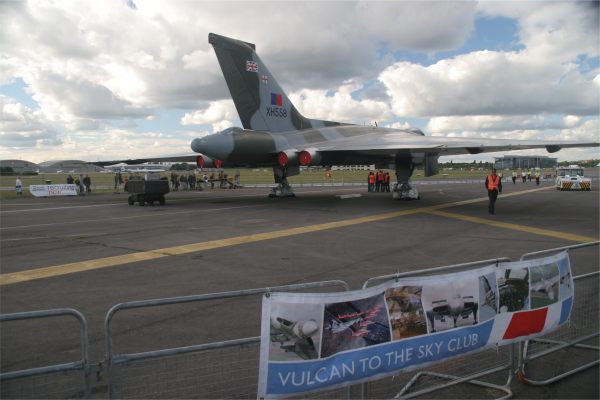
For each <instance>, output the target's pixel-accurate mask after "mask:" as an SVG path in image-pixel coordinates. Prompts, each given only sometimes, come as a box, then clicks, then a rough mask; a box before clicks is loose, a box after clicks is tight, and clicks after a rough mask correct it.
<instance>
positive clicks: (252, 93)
mask: <svg viewBox="0 0 600 400" xmlns="http://www.w3.org/2000/svg"><path fill="white" fill-rule="evenodd" d="M208 41H209V43H210V44H212V45H213V47H214V50H215V53H216V55H217V59H218V60H219V64H220V66H221V69H222V71H223V75H224V77H225V81H226V82H227V86H228V87H229V91H230V93H231V97H232V98H233V101H234V103H235V107H236V109H237V112H238V114H239V116H240V120H241V121H242V125H243V129H241V128H229V129H226V130H224V131H222V132H219V133H216V134H213V135H208V136H205V137H203V138H198V139H194V140H193V141H192V144H191V147H192V150H193V151H195V152H197V153H201V154H202V156H200V157H198V164H199V166H206V167H208V166H215V167H227V166H247V167H258V166H270V167H272V168H273V174H274V177H275V182H276V183H277V187H276V188H274V189H273V191H272V193H271V196H275V197H286V196H293V195H294V193H293V191H292V188H291V187H290V185H289V183H288V180H287V177H288V176H293V175H296V174H298V173H299V171H300V166H309V165H360V164H375V166H376V168H389V169H394V170H395V171H396V178H397V181H398V183H397V184H396V185H395V186H394V190H393V194H394V197H395V198H403V197H406V196H407V195H408V193H411V195H410V197H418V194H417V192H416V190H414V188H412V187H411V184H410V181H409V178H410V177H411V175H412V173H413V170H414V169H415V167H417V166H421V165H422V166H423V167H424V170H425V176H431V175H435V174H437V173H438V159H439V157H440V156H442V155H455V154H478V153H482V152H495V151H502V150H522V149H534V148H546V150H547V151H548V152H551V153H552V152H555V151H558V150H560V149H561V148H565V147H588V146H598V145H599V143H583V142H546V141H533V140H527V141H523V140H502V139H462V138H444V137H428V136H425V135H424V134H423V132H421V131H420V130H419V129H390V128H378V127H365V126H358V125H351V124H344V123H340V122H331V121H323V120H316V119H309V118H306V117H304V116H303V115H302V114H300V112H299V111H298V110H297V109H296V107H294V105H293V104H292V102H291V101H290V99H289V98H288V97H287V95H286V94H285V92H284V91H283V89H282V88H281V86H279V84H278V83H277V81H276V80H275V78H274V77H273V75H272V74H271V72H270V71H269V70H268V69H267V67H266V65H265V64H264V63H263V62H262V60H261V59H260V57H259V56H258V55H257V54H256V46H255V45H254V44H251V43H246V42H242V41H240V40H235V39H231V38H227V37H224V36H220V35H216V34H214V33H210V34H209V35H208Z"/></svg>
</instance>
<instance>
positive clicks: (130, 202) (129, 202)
mask: <svg viewBox="0 0 600 400" xmlns="http://www.w3.org/2000/svg"><path fill="white" fill-rule="evenodd" d="M133 203H134V201H133V197H131V196H129V197H128V198H127V204H129V205H130V206H132V205H133Z"/></svg>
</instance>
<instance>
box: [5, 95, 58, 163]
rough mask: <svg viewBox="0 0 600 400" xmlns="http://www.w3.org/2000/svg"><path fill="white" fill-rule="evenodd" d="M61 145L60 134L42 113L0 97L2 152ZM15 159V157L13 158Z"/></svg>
mask: <svg viewBox="0 0 600 400" xmlns="http://www.w3.org/2000/svg"><path fill="white" fill-rule="evenodd" d="M59 144H61V140H60V137H59V135H58V133H57V132H56V131H55V130H54V129H53V128H52V127H51V125H50V124H49V121H47V120H45V118H44V116H43V115H42V113H40V112H39V111H33V110H31V109H30V108H29V107H27V106H25V105H23V104H21V103H19V102H17V101H15V100H12V99H10V98H8V97H6V96H3V95H0V150H2V151H5V152H11V151H12V150H14V149H20V148H34V147H37V146H42V145H43V146H56V145H59ZM13 158H14V157H13Z"/></svg>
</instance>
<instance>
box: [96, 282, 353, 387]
mask: <svg viewBox="0 0 600 400" xmlns="http://www.w3.org/2000/svg"><path fill="white" fill-rule="evenodd" d="M330 287H339V288H342V289H343V290H346V291H347V290H350V287H349V286H348V284H347V283H345V282H343V281H340V280H334V281H323V282H314V283H305V284H295V285H287V286H278V287H270V288H269V287H267V288H259V289H248V290H238V291H233V292H222V293H211V294H205V295H195V296H184V297H173V298H166V299H155V300H145V301H134V302H128V303H121V304H117V305H116V306H114V307H112V308H111V309H110V310H109V311H108V313H107V315H106V319H105V329H106V368H107V376H108V393H109V397H110V398H126V397H137V398H149V397H155V396H158V397H161V398H189V397H197V396H199V395H200V394H201V395H200V396H201V397H205V398H251V397H256V389H257V382H258V357H259V351H258V350H259V346H260V336H256V337H247V338H241V339H233V340H226V341H219V342H211V343H205V344H198V345H192V346H185V347H176V348H168V349H162V350H155V351H147V352H143V353H129V354H114V352H113V335H112V332H111V323H112V320H113V317H114V316H115V314H117V313H118V312H121V311H123V310H127V309H134V308H142V307H157V306H166V305H173V304H182V303H190V302H205V301H209V300H230V299H233V298H240V297H248V296H256V295H263V294H264V295H268V293H270V292H276V291H286V292H287V291H300V290H315V289H320V288H330ZM156 358H161V359H162V360H164V361H165V362H163V363H162V365H159V366H157V365H152V364H151V363H150V364H149V363H147V362H146V361H147V360H151V359H156ZM118 366H123V367H124V368H121V370H119V371H117V370H116V367H118ZM131 366H133V368H128V367H131Z"/></svg>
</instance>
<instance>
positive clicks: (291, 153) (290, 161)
mask: <svg viewBox="0 0 600 400" xmlns="http://www.w3.org/2000/svg"><path fill="white" fill-rule="evenodd" d="M277 162H278V163H279V165H281V166H282V167H286V166H288V165H298V152H297V151H296V150H283V151H280V152H279V154H277Z"/></svg>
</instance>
